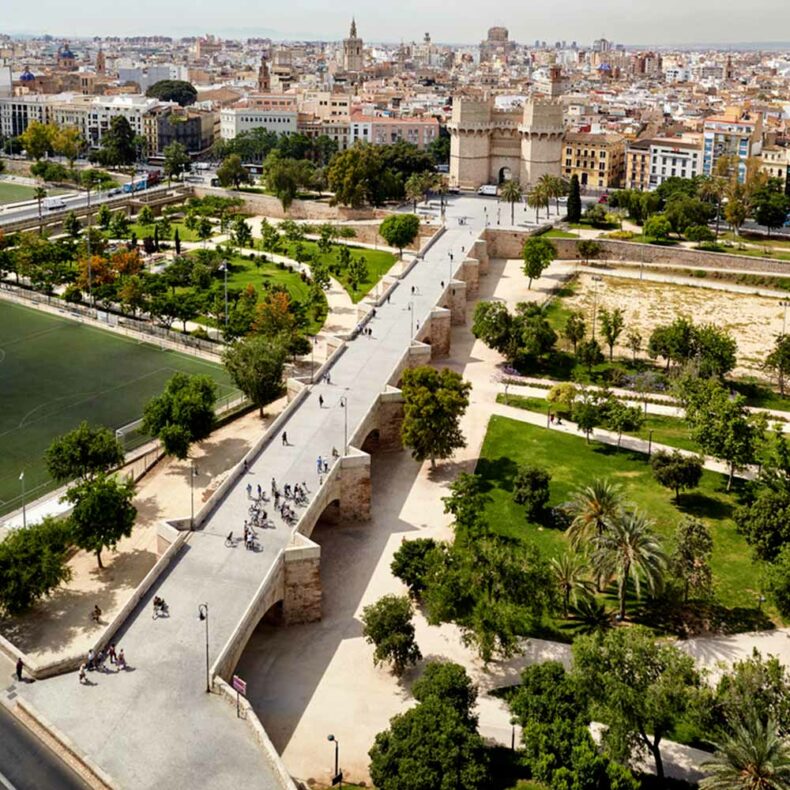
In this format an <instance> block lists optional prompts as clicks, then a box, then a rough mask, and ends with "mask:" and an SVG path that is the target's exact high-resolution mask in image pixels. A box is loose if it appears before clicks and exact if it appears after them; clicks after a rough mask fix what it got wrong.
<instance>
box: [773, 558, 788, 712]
mask: <svg viewBox="0 0 790 790" xmlns="http://www.w3.org/2000/svg"><path fill="white" fill-rule="evenodd" d="M767 577H768V590H769V591H770V593H771V598H772V599H773V602H774V605H775V606H776V608H777V610H778V611H779V614H781V615H782V617H783V618H784V619H785V620H788V619H790V544H788V545H786V546H783V547H782V549H781V550H780V551H779V553H778V554H777V555H776V557H775V558H774V561H773V563H771V565H770V566H769V567H768V571H767ZM787 699H788V706H789V707H790V693H788V695H787ZM787 712H788V713H790V711H787ZM783 721H788V719H784V720H783ZM785 726H787V725H785Z"/></svg>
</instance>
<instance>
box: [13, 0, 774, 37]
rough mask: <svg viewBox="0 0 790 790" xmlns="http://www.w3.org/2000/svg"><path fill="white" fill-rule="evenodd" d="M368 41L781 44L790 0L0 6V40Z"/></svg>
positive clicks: (44, 1)
mask: <svg viewBox="0 0 790 790" xmlns="http://www.w3.org/2000/svg"><path fill="white" fill-rule="evenodd" d="M352 14H354V15H356V18H357V26H358V29H359V33H360V35H361V36H362V37H363V38H365V39H367V40H369V41H400V40H401V39H402V40H405V41H411V40H416V39H419V38H422V35H423V33H424V32H426V31H429V32H430V33H431V36H432V38H433V40H434V41H437V42H458V43H463V42H468V43H474V42H478V41H480V39H481V38H483V37H484V33H485V31H486V29H487V28H488V27H490V26H492V25H505V26H506V27H508V28H509V29H510V35H511V38H514V39H516V40H517V41H522V42H532V41H534V40H535V39H536V38H537V39H541V40H544V39H545V40H546V41H550V42H554V41H556V40H562V39H565V40H566V41H569V42H570V41H572V40H576V41H578V42H580V43H583V42H589V41H592V39H594V38H598V37H600V36H605V37H606V38H609V39H611V40H614V41H618V42H624V43H657V44H671V43H684V42H700V41H704V42H748V41H777V40H783V39H787V38H790V0H748V2H722V0H526V1H525V0H495V2H487V1H486V0H455V2H452V0H396V1H395V2H389V3H387V2H380V1H379V2H375V3H374V2H371V0H289V1H287V2H281V1H279V0H278V1H277V2H272V0H269V2H266V3H262V2H260V0H225V2H216V0H210V1H209V0H134V2H100V3H90V4H85V3H71V2H63V0H35V2H30V3H26V2H22V0H0V33H45V32H46V33H51V34H53V35H71V36H77V35H82V36H87V35H137V34H142V33H158V34H163V35H172V36H174V37H178V36H183V35H192V34H195V33H199V32H213V33H217V34H219V35H224V36H228V37H237V38H244V37H247V36H255V35H272V36H273V37H277V38H300V37H304V38H307V37H309V38H319V39H324V40H335V39H339V38H342V37H343V36H344V35H345V34H346V32H347V30H348V23H349V20H350V17H351V15H352Z"/></svg>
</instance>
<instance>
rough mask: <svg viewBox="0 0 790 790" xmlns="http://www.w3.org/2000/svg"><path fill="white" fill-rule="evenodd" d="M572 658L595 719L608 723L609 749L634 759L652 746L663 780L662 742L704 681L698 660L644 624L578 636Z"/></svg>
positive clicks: (606, 738) (624, 758)
mask: <svg viewBox="0 0 790 790" xmlns="http://www.w3.org/2000/svg"><path fill="white" fill-rule="evenodd" d="M573 659H574V670H573V675H574V677H575V678H576V680H577V683H578V684H579V687H580V689H581V692H582V693H584V694H586V695H587V696H588V698H589V699H590V702H591V711H590V712H591V714H592V717H593V719H595V720H597V721H605V722H606V723H607V724H608V728H607V729H606V731H605V732H604V735H603V742H604V745H605V748H606V750H607V752H608V753H609V754H611V755H612V757H614V758H615V759H616V760H619V761H621V762H624V763H629V762H630V761H631V759H632V757H633V756H634V754H635V751H636V749H637V748H638V747H642V748H645V749H647V750H648V751H649V752H650V754H651V755H652V757H653V760H654V762H655V769H656V774H657V776H658V779H659V782H663V780H664V763H663V760H662V757H661V741H662V740H663V739H664V738H665V737H666V736H667V735H668V734H669V733H670V732H671V731H672V730H673V729H674V728H675V726H676V725H677V723H678V722H680V721H681V720H682V719H683V718H684V716H685V715H686V712H687V711H688V710H689V709H690V707H691V705H692V702H693V698H694V693H695V689H697V688H698V687H699V685H700V678H699V675H698V673H697V671H696V669H695V667H694V659H693V658H692V657H691V656H689V655H688V654H686V653H684V652H683V651H682V650H680V649H679V648H678V647H675V646H674V645H672V644H670V643H668V642H664V641H660V640H658V639H657V638H656V637H654V636H653V635H652V634H651V633H650V632H649V631H648V630H647V629H645V628H643V627H641V626H633V627H631V628H617V629H614V630H611V631H609V632H608V633H606V634H605V635H600V634H598V635H595V636H581V637H578V638H577V639H576V641H575V642H574V644H573Z"/></svg>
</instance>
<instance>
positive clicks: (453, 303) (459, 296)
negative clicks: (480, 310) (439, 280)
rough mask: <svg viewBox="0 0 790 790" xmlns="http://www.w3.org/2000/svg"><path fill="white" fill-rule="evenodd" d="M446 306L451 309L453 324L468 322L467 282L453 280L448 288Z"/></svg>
mask: <svg viewBox="0 0 790 790" xmlns="http://www.w3.org/2000/svg"><path fill="white" fill-rule="evenodd" d="M444 306H445V307H447V308H448V309H449V310H450V315H451V319H450V320H451V323H452V325H453V326H463V325H464V324H465V323H466V283H465V282H462V281H460V280H453V281H452V282H451V283H450V285H449V286H448V288H447V292H446V295H445V305H444Z"/></svg>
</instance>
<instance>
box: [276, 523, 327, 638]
mask: <svg viewBox="0 0 790 790" xmlns="http://www.w3.org/2000/svg"><path fill="white" fill-rule="evenodd" d="M283 562H284V568H283V572H284V585H283V588H284V590H283V606H282V623H283V625H299V624H301V623H315V622H317V621H319V620H320V619H321V547H320V546H319V545H318V544H316V543H313V541H312V540H310V539H309V538H307V537H305V536H304V535H300V534H299V533H296V535H294V543H293V544H292V545H290V546H288V547H287V548H286V549H285V552H284V553H283Z"/></svg>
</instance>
